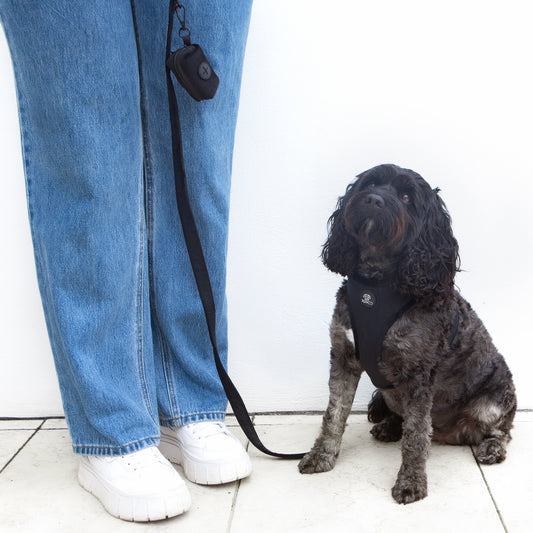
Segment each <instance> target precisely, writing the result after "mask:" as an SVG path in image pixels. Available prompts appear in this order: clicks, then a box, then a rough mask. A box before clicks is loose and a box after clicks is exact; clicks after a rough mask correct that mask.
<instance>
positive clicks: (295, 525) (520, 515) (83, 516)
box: [0, 412, 533, 533]
mask: <svg viewBox="0 0 533 533" xmlns="http://www.w3.org/2000/svg"><path fill="white" fill-rule="evenodd" d="M228 420H229V424H230V425H231V424H232V422H231V419H228ZM320 420H321V419H320V417H319V416H313V415H309V416H307V415H298V416H264V415H263V416H256V417H255V424H256V426H257V428H258V433H259V434H260V436H261V437H262V438H263V439H264V442H265V444H266V445H267V446H268V447H270V448H271V449H275V450H277V451H285V452H294V451H302V450H307V449H308V448H309V447H310V446H311V444H312V443H313V441H314V439H315V437H316V435H317V432H318V429H319V426H320ZM370 427H371V425H370V424H369V423H368V422H367V421H366V417H365V416H364V415H352V416H351V417H350V419H349V424H348V427H347V429H346V434H345V438H344V441H343V449H342V451H341V455H340V457H339V460H338V462H337V466H336V467H335V469H334V470H333V471H332V472H328V473H326V474H316V475H312V476H308V475H306V476H302V475H300V474H299V473H298V471H297V469H296V462H294V461H280V460H276V459H272V458H269V457H266V456H264V455H262V454H261V453H259V452H257V451H256V450H255V449H251V450H250V455H251V457H252V463H253V467H254V472H253V474H252V476H251V477H250V478H248V479H246V480H243V481H242V482H239V483H231V484H228V485H224V486H219V487H201V486H197V485H193V484H191V483H190V484H189V486H190V490H191V495H192V498H193V506H192V508H191V510H190V511H189V512H188V513H186V514H185V515H183V516H181V517H177V518H173V519H171V520H166V521H162V522H155V523H148V524H133V523H129V522H122V521H120V520H117V519H115V518H112V517H111V516H109V515H108V514H107V513H106V512H105V511H104V510H103V508H102V507H101V505H100V504H99V503H98V501H97V500H95V499H94V498H93V497H92V496H91V495H90V494H88V493H87V492H85V491H84V490H82V489H81V488H80V487H79V486H78V484H77V481H76V468H77V459H76V457H75V456H74V455H73V454H72V452H71V449H70V439H69V435H68V431H67V429H66V426H65V422H64V420H45V421H43V420H29V421H27V420H23V421H21V420H18V421H0V470H1V473H0V531H1V532H2V533H4V532H5V533H7V532H9V533H12V532H18V531H20V532H24V533H34V532H35V533H41V532H42V533H47V532H50V533H52V532H53V533H63V532H64V533H88V532H91V533H93V532H97V533H107V532H115V531H116V532H121V531H141V530H142V531H157V532H160V533H163V532H167V531H177V532H180V533H189V532H190V533H193V532H194V533H204V532H205V533H261V532H268V533H271V532H272V533H292V532H299V531H302V532H317V533H325V532H329V531H335V532H344V531H346V532H348V531H349V532H358V533H360V532H362V533H366V532H369V533H370V532H389V531H393V532H394V533H396V532H399V533H402V532H411V531H416V532H420V533H426V532H431V533H434V532H452V533H461V532H469V533H470V532H472V533H477V532H483V533H490V532H493V531H494V532H504V531H508V532H510V533H522V532H524V533H525V532H531V531H533V524H532V523H531V519H530V518H529V511H530V508H531V506H532V505H533V461H532V460H531V453H530V443H532V442H533V412H520V413H518V414H517V417H516V422H515V428H514V431H513V440H512V442H511V443H510V444H509V449H508V457H507V460H506V461H505V462H504V463H502V464H500V465H493V466H487V467H485V466H483V467H481V468H480V467H479V466H478V465H477V463H476V461H475V459H474V457H473V455H472V452H471V450H470V448H469V447H454V446H442V445H437V444H433V446H432V452H431V456H430V458H429V461H428V477H429V496H428V497H427V498H426V499H425V500H423V501H421V502H417V503H414V504H411V505H407V506H403V505H398V504H397V503H395V502H394V501H393V499H392V497H391V495H390V488H391V486H392V484H393V482H394V479H395V476H396V472H397V470H398V467H399V462H400V452H399V445H398V444H397V443H394V444H384V443H380V442H377V441H375V440H373V439H372V437H371V436H370V434H369V429H370ZM234 431H235V433H236V434H240V429H238V428H234ZM241 437H242V438H243V441H244V437H243V436H242V434H241Z"/></svg>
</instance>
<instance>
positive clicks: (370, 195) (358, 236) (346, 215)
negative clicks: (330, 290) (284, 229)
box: [322, 165, 459, 298]
mask: <svg viewBox="0 0 533 533" xmlns="http://www.w3.org/2000/svg"><path fill="white" fill-rule="evenodd" d="M357 178H358V179H357V180H356V181H355V182H354V183H352V184H351V185H349V186H348V188H347V189H346V194H345V195H344V196H343V197H341V198H340V199H339V202H338V204H337V209H336V210H335V212H334V213H333V215H332V216H331V217H330V219H329V235H328V240H327V241H326V243H325V245H324V248H323V251H322V259H323V261H324V264H325V265H326V266H327V267H328V268H329V269H330V270H332V271H333V272H337V273H339V274H342V275H343V276H353V275H360V276H364V277H367V278H373V279H376V280H387V281H389V282H390V283H391V284H392V285H393V286H394V287H395V288H396V289H397V290H399V291H401V292H403V293H408V294H411V295H413V296H416V297H422V298H424V297H433V298H441V297H446V296H448V295H449V294H450V292H451V291H453V282H454V277H455V273H456V272H457V270H458V261H459V255H458V246H457V241H456V240H455V238H454V236H453V234H452V230H451V222H450V216H449V214H448V212H447V210H446V206H445V205H444V202H443V201H442V200H441V198H440V197H439V195H438V192H439V190H438V189H432V188H431V187H430V186H429V184H428V183H427V182H426V181H425V180H424V179H423V178H422V176H420V175H419V174H417V173H416V172H413V171H412V170H407V169H403V168H400V167H397V166H395V165H380V166H377V167H374V168H372V169H370V170H367V171H366V172H363V173H362V174H360V175H359V176H358V177H357Z"/></svg>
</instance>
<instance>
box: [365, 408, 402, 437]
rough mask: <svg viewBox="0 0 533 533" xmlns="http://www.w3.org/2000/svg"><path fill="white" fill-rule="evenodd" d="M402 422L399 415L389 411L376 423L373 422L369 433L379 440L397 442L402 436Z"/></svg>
mask: <svg viewBox="0 0 533 533" xmlns="http://www.w3.org/2000/svg"><path fill="white" fill-rule="evenodd" d="M402 422H403V419H402V417H401V416H400V415H397V414H396V413H391V414H390V415H389V416H387V418H385V419H384V420H382V421H381V422H379V423H378V424H374V426H373V427H372V429H371V430H370V433H371V434H372V435H373V437H374V438H375V439H377V440H380V441H381V442H397V441H399V440H400V439H401V438H402Z"/></svg>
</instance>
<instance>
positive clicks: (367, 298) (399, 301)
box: [347, 277, 459, 389]
mask: <svg viewBox="0 0 533 533" xmlns="http://www.w3.org/2000/svg"><path fill="white" fill-rule="evenodd" d="M347 295H348V297H347V302H348V311H349V314H350V322H351V324H352V330H353V335H354V340H355V347H356V357H357V359H358V360H359V362H360V363H361V366H362V367H363V370H364V371H365V372H366V373H367V374H368V376H369V377H370V379H371V380H372V383H373V384H374V385H375V386H376V387H378V388H379V389H390V388H392V384H391V383H390V382H389V381H388V380H387V378H385V376H383V374H382V373H381V372H380V370H379V362H380V361H381V350H382V345H383V339H384V338H385V335H386V334H387V331H389V329H390V327H391V326H392V324H394V322H396V320H397V319H398V318H399V317H400V316H402V314H403V313H405V311H406V310H407V309H409V307H411V305H412V304H413V303H414V299H413V298H412V297H410V296H407V295H405V294H401V293H399V292H396V291H394V290H393V289H391V288H390V287H388V286H385V285H383V286H381V285H370V284H369V283H368V281H367V280H364V279H362V278H355V277H350V278H348V282H347ZM458 329H459V310H458V309H456V311H455V316H454V319H453V324H452V327H451V330H450V335H449V338H448V344H449V346H452V345H453V344H454V341H455V338H456V336H457V331H458Z"/></svg>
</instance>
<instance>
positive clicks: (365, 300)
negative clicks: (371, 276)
mask: <svg viewBox="0 0 533 533" xmlns="http://www.w3.org/2000/svg"><path fill="white" fill-rule="evenodd" d="M361 304H362V305H364V306H365V307H368V308H370V309H371V308H372V307H374V306H375V305H376V297H375V296H374V295H373V294H372V293H371V292H370V291H368V292H363V293H362V294H361Z"/></svg>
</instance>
